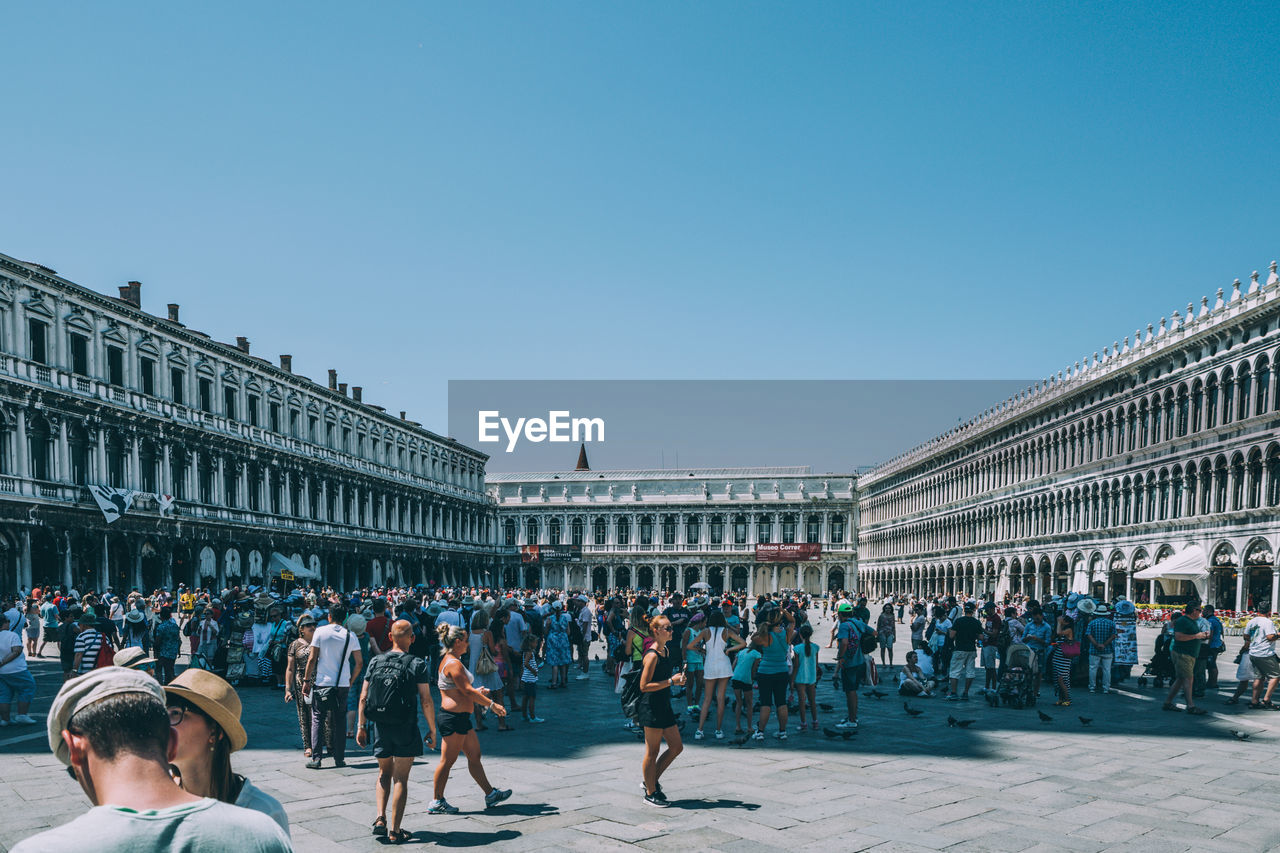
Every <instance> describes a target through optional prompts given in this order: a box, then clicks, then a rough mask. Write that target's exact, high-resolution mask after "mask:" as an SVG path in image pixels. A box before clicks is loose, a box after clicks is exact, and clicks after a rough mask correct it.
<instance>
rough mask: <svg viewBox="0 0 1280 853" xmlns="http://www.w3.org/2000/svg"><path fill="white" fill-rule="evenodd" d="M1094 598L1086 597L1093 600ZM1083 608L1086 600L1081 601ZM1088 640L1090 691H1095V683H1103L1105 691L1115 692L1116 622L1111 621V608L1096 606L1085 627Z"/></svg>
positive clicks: (1104, 605) (1102, 689)
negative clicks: (1113, 678)
mask: <svg viewBox="0 0 1280 853" xmlns="http://www.w3.org/2000/svg"><path fill="white" fill-rule="evenodd" d="M1092 600H1093V599H1088V598H1086V599H1084V601H1092ZM1080 607H1081V610H1083V609H1084V602H1083V601H1082V602H1081V603H1080ZM1084 635H1085V637H1086V638H1087V640H1088V651H1089V692H1090V693H1092V692H1093V691H1094V685H1095V684H1099V683H1100V684H1101V687H1100V688H1098V689H1100V690H1101V691H1102V692H1103V693H1115V691H1114V690H1112V689H1111V664H1112V662H1113V661H1114V660H1115V654H1116V653H1115V641H1116V623H1115V622H1113V621H1111V608H1109V607H1107V605H1106V604H1099V605H1097V606H1096V607H1095V608H1094V611H1093V618H1091V619H1090V620H1089V624H1088V625H1087V626H1086V627H1085V629H1084Z"/></svg>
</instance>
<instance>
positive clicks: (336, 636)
mask: <svg viewBox="0 0 1280 853" xmlns="http://www.w3.org/2000/svg"><path fill="white" fill-rule="evenodd" d="M344 644H345V645H346V647H347V654H346V660H350V658H351V654H352V653H353V652H358V651H360V642H359V640H357V639H356V638H355V637H353V636H352V635H351V632H350V631H348V630H347V629H346V628H343V627H342V626H341V625H335V624H334V623H332V622H330V623H329V624H328V625H322V626H321V627H319V628H316V632H315V633H314V634H312V635H311V648H313V649H317V650H318V653H319V655H320V657H319V659H318V660H317V661H316V687H350V686H351V667H349V666H343V664H344V663H345V662H346V660H342V659H340V658H341V656H342V647H343V645H344ZM313 654H315V652H313ZM335 678H336V679H337V680H336V681H335Z"/></svg>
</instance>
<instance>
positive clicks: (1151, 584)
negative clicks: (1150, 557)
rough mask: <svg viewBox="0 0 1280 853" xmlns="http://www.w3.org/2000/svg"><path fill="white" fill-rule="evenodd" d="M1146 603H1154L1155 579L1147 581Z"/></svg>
mask: <svg viewBox="0 0 1280 853" xmlns="http://www.w3.org/2000/svg"><path fill="white" fill-rule="evenodd" d="M1147 603H1148V604H1155V603H1156V579H1155V578H1152V579H1151V580H1149V581H1147Z"/></svg>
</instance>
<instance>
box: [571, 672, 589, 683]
mask: <svg viewBox="0 0 1280 853" xmlns="http://www.w3.org/2000/svg"><path fill="white" fill-rule="evenodd" d="M590 677H591V676H589V675H587V674H586V673H585V672H584V673H581V674H579V675H578V676H577V677H575V678H574V681H586V680H587V679H588V678H590Z"/></svg>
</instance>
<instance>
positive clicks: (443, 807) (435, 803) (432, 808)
mask: <svg viewBox="0 0 1280 853" xmlns="http://www.w3.org/2000/svg"><path fill="white" fill-rule="evenodd" d="M485 799H486V800H487V799H488V797H485ZM457 813H458V810H457V809H456V808H454V807H453V806H451V805H449V802H448V800H432V801H431V805H429V806H427V814H457Z"/></svg>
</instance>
